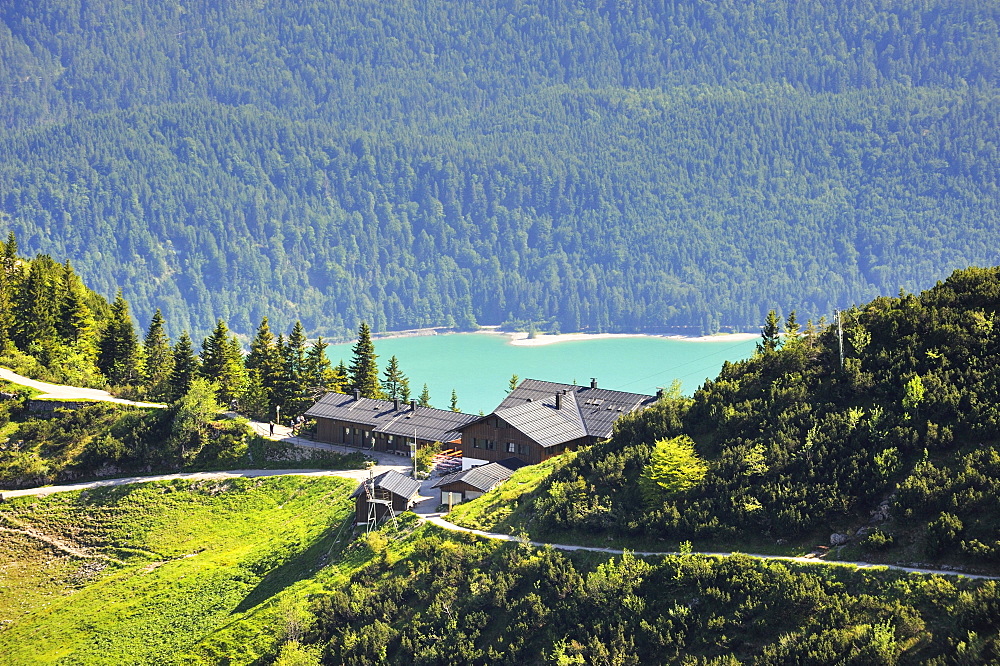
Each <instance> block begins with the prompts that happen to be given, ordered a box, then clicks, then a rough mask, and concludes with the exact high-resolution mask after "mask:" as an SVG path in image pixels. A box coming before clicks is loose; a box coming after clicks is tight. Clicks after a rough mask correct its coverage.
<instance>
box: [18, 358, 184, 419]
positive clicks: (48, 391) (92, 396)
mask: <svg viewBox="0 0 1000 666" xmlns="http://www.w3.org/2000/svg"><path fill="white" fill-rule="evenodd" d="M0 379H4V380H6V381H8V382H12V383H14V384H20V385H21V386H27V387H29V388H33V389H36V390H38V391H42V395H39V396H37V397H36V398H35V399H36V400H93V401H95V402H113V403H116V404H119V405H130V406H132V407H151V408H155V409H162V408H164V407H166V405H164V404H162V403H159V402H136V401H135V400H124V399H122V398H116V397H115V396H113V395H111V394H110V393H108V392H107V391H102V390H100V389H90V388H80V387H79V386H66V385H64V384H49V383H48V382H40V381H38V380H37V379H30V378H28V377H25V376H23V375H19V374H17V373H16V372H14V371H13V370H8V369H7V368H0Z"/></svg>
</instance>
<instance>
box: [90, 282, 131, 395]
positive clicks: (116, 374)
mask: <svg viewBox="0 0 1000 666" xmlns="http://www.w3.org/2000/svg"><path fill="white" fill-rule="evenodd" d="M139 360H140V355H139V337H138V336H137V335H136V332H135V327H134V326H133V325H132V317H131V315H130V314H129V307H128V302H127V301H126V300H125V298H124V297H123V296H122V290H121V289H119V290H118V294H117V295H116V296H115V302H114V303H112V305H111V314H110V317H109V319H108V321H107V323H106V324H105V326H104V330H103V331H102V332H101V341H100V352H99V356H98V363H97V367H98V368H99V369H100V370H101V372H103V373H104V376H105V377H107V378H108V381H109V382H110V383H111V384H113V385H115V386H123V385H126V384H133V383H135V381H136V380H138V378H139V370H140V367H139Z"/></svg>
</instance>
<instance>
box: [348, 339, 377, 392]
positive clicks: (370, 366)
mask: <svg viewBox="0 0 1000 666" xmlns="http://www.w3.org/2000/svg"><path fill="white" fill-rule="evenodd" d="M353 351H354V358H353V359H352V360H351V369H350V378H351V383H350V387H349V388H350V390H352V391H361V395H362V396H363V397H365V398H381V397H382V396H383V393H382V387H381V386H380V384H379V380H378V364H377V363H376V359H377V358H378V357H377V356H376V355H375V345H373V344H372V338H371V331H370V330H369V328H368V324H366V323H365V322H361V326H360V328H359V329H358V341H357V343H355V345H354V350H353Z"/></svg>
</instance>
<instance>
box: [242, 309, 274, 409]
mask: <svg viewBox="0 0 1000 666" xmlns="http://www.w3.org/2000/svg"><path fill="white" fill-rule="evenodd" d="M246 367H247V370H256V371H257V373H258V374H259V375H260V383H261V386H263V387H264V390H265V392H266V394H267V401H268V404H269V405H272V406H273V405H274V397H273V393H274V387H275V386H276V385H277V384H278V382H279V381H280V379H281V358H280V354H279V352H278V346H277V344H276V342H275V340H274V334H273V333H272V332H271V326H270V324H269V323H268V321H267V317H264V318H263V319H261V321H260V326H258V327H257V333H256V335H254V338H253V340H252V341H251V342H250V353H249V354H247V357H246Z"/></svg>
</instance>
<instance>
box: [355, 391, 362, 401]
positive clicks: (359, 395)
mask: <svg viewBox="0 0 1000 666" xmlns="http://www.w3.org/2000/svg"><path fill="white" fill-rule="evenodd" d="M359 400H361V389H354V402H358V401H359Z"/></svg>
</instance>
